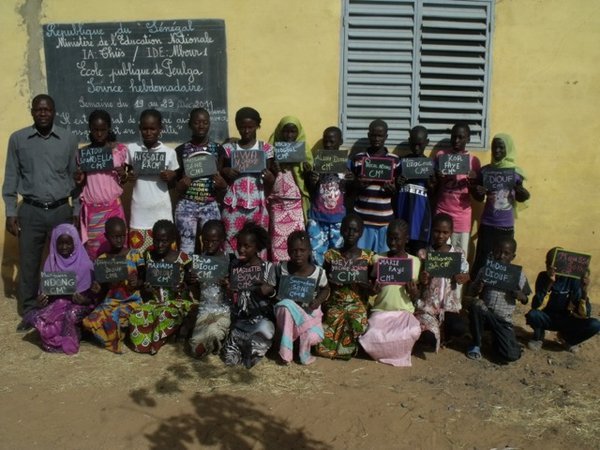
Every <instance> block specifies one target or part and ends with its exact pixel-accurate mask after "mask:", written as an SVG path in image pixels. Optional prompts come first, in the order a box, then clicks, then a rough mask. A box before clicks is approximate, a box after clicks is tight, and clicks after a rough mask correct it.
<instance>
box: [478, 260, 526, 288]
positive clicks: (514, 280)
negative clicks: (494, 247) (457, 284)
mask: <svg viewBox="0 0 600 450" xmlns="http://www.w3.org/2000/svg"><path fill="white" fill-rule="evenodd" d="M521 270H522V267H521V266H517V265H515V264H504V263H501V262H500V261H496V260H493V259H488V260H487V261H486V263H485V266H484V267H483V278H482V280H483V282H484V284H485V285H486V286H488V287H491V288H494V289H498V290H500V291H515V290H518V289H519V280H520V279H521Z"/></svg>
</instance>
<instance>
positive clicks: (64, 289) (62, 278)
mask: <svg viewBox="0 0 600 450" xmlns="http://www.w3.org/2000/svg"><path fill="white" fill-rule="evenodd" d="M40 285H41V290H42V294H46V295H73V294H74V293H75V292H76V291H77V279H76V276H75V272H42V274H41V277H40Z"/></svg>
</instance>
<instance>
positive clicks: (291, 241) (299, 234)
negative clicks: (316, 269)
mask: <svg viewBox="0 0 600 450" xmlns="http://www.w3.org/2000/svg"><path fill="white" fill-rule="evenodd" d="M287 248H288V255H289V257H290V261H292V262H294V263H295V264H296V265H304V264H306V263H309V262H310V261H311V258H312V246H311V245H310V237H309V236H308V233H307V232H306V231H304V230H297V231H293V232H292V233H291V234H290V235H289V236H288V238H287Z"/></svg>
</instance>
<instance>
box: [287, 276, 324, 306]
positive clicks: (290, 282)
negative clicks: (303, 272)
mask: <svg viewBox="0 0 600 450" xmlns="http://www.w3.org/2000/svg"><path fill="white" fill-rule="evenodd" d="M315 288H316V281H315V280H314V279H312V278H305V277H297V276H294V275H286V276H283V277H281V281H280V283H279V289H278V291H277V297H278V298H279V299H280V300H285V299H288V300H293V301H295V302H298V303H303V304H306V303H310V302H312V301H313V300H314V297H315Z"/></svg>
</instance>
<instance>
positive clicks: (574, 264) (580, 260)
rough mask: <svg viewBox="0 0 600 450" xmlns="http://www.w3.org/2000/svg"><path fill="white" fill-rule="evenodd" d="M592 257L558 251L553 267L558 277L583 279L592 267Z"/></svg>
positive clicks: (555, 254)
mask: <svg viewBox="0 0 600 450" xmlns="http://www.w3.org/2000/svg"><path fill="white" fill-rule="evenodd" d="M591 260H592V256H591V255H587V254H585V253H576V252H570V251H567V250H563V249H556V251H555V252H554V258H553V260H552V266H553V267H554V269H555V270H556V273H557V274H558V275H562V276H565V277H572V278H582V277H583V276H584V275H585V274H586V272H587V271H588V268H589V266H590V261H591Z"/></svg>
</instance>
